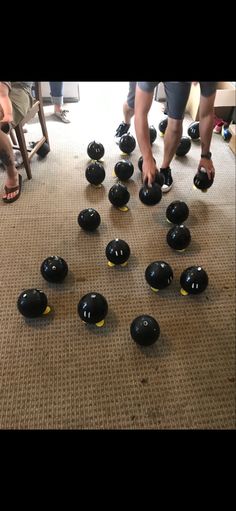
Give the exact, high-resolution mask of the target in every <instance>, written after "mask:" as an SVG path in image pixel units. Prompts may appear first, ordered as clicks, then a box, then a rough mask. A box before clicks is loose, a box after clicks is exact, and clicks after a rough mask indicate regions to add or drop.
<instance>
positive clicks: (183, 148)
mask: <svg viewBox="0 0 236 511" xmlns="http://www.w3.org/2000/svg"><path fill="white" fill-rule="evenodd" d="M190 149H191V138H189V137H182V138H181V140H180V144H179V147H178V148H177V150H176V153H175V154H176V156H185V155H186V154H187V153H188V152H189V150H190Z"/></svg>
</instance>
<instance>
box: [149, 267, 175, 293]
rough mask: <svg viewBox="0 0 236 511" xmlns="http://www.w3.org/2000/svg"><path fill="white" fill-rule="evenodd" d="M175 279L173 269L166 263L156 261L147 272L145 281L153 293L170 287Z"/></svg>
mask: <svg viewBox="0 0 236 511" xmlns="http://www.w3.org/2000/svg"><path fill="white" fill-rule="evenodd" d="M173 277H174V275H173V271H172V268H171V266H170V265H169V264H168V263H166V262H165V261H154V262H153V263H151V264H149V266H148V267H147V268H146V271H145V279H146V281H147V283H148V284H149V286H151V289H152V290H153V291H159V289H164V288H165V287H167V286H169V285H170V283H171V281H172V280H173Z"/></svg>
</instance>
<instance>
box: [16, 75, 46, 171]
mask: <svg viewBox="0 0 236 511" xmlns="http://www.w3.org/2000/svg"><path fill="white" fill-rule="evenodd" d="M34 91H35V102H34V103H33V105H32V107H31V108H30V110H29V111H28V112H27V114H26V116H25V117H24V119H22V121H20V122H19V124H18V125H17V126H16V127H15V128H14V131H13V130H11V132H10V137H11V140H12V143H13V149H18V150H20V152H21V155H22V159H23V163H24V166H25V170H26V174H27V177H28V179H31V178H32V172H31V166H30V160H31V158H32V157H33V156H34V154H35V153H37V152H38V151H39V150H40V148H42V146H43V145H44V144H45V142H46V144H47V145H48V147H47V146H44V148H45V147H46V150H45V151H44V148H43V149H41V152H40V151H39V154H41V155H43V156H46V154H47V153H48V152H49V151H50V145H49V138H48V132H47V127H46V122H45V116H44V110H43V99H42V92H41V82H35V83H34ZM36 114H37V115H38V118H39V123H40V126H41V130H42V137H41V139H40V140H39V141H38V142H37V143H36V144H35V145H34V147H33V148H31V149H27V147H26V142H25V134H24V131H23V127H24V125H25V124H26V123H28V122H29V121H30V120H31V119H33V118H34V117H35V115H36ZM14 132H15V133H14ZM15 135H16V137H15ZM44 153H45V154H44Z"/></svg>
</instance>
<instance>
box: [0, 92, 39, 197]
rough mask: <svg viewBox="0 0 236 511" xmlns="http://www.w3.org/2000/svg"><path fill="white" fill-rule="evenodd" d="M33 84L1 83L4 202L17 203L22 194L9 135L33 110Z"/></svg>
mask: <svg viewBox="0 0 236 511" xmlns="http://www.w3.org/2000/svg"><path fill="white" fill-rule="evenodd" d="M32 84H33V82H0V159H1V161H2V163H3V165H4V167H5V170H6V174H7V176H6V180H5V193H4V195H3V197H2V199H3V201H4V202H7V203H10V202H14V201H16V200H17V199H18V198H19V196H20V192H21V182H22V177H21V175H20V174H18V172H17V169H16V167H15V161H14V153H13V149H12V144H11V142H10V140H9V137H8V133H9V131H10V128H11V127H12V128H15V127H16V126H17V125H18V124H19V122H20V121H21V120H22V119H23V118H24V117H25V115H26V114H27V112H28V110H29V109H30V108H31V106H32V104H33V102H34V99H33V97H32V95H31V87H32Z"/></svg>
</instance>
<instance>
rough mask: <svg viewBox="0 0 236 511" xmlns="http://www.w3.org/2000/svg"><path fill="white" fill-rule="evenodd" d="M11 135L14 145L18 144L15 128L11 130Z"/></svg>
mask: <svg viewBox="0 0 236 511" xmlns="http://www.w3.org/2000/svg"><path fill="white" fill-rule="evenodd" d="M10 137H11V141H12V143H13V145H17V140H16V137H15V133H14V131H13V130H11V131H10Z"/></svg>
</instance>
